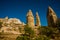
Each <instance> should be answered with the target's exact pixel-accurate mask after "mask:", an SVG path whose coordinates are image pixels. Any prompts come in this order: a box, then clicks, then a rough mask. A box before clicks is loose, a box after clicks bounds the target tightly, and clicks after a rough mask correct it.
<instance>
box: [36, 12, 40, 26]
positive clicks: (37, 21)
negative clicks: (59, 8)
mask: <svg viewBox="0 0 60 40" xmlns="http://www.w3.org/2000/svg"><path fill="white" fill-rule="evenodd" d="M36 26H41V23H40V17H39V15H38V12H36Z"/></svg>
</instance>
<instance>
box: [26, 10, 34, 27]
mask: <svg viewBox="0 0 60 40" xmlns="http://www.w3.org/2000/svg"><path fill="white" fill-rule="evenodd" d="M27 24H28V25H29V26H30V27H34V16H33V14H32V11H31V10H29V11H28V13H27Z"/></svg>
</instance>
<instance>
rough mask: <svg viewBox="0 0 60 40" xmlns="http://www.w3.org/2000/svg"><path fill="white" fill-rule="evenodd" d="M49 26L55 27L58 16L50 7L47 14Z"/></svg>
mask: <svg viewBox="0 0 60 40" xmlns="http://www.w3.org/2000/svg"><path fill="white" fill-rule="evenodd" d="M47 19H48V26H55V25H56V22H57V15H56V13H55V12H54V10H53V9H52V8H51V7H50V6H49V7H48V12H47Z"/></svg>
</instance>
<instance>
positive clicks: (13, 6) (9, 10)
mask: <svg viewBox="0 0 60 40" xmlns="http://www.w3.org/2000/svg"><path fill="white" fill-rule="evenodd" d="M48 6H51V7H52V8H53V9H54V11H55V12H56V14H57V16H58V18H60V0H0V18H4V17H6V16H8V17H9V18H18V19H20V20H21V21H22V22H25V23H26V14H27V12H28V10H29V9H31V10H32V12H33V15H34V17H35V14H36V11H38V13H39V16H40V21H41V25H43V26H46V25H48V24H47V18H46V15H47V8H48Z"/></svg>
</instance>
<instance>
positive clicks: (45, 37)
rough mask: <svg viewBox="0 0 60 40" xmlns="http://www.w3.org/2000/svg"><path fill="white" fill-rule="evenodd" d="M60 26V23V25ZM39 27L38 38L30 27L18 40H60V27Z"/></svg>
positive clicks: (27, 27) (25, 28) (26, 27)
mask: <svg viewBox="0 0 60 40" xmlns="http://www.w3.org/2000/svg"><path fill="white" fill-rule="evenodd" d="M58 24H59V25H60V23H58ZM59 25H58V26H57V27H48V26H47V27H46V26H42V27H38V28H37V30H38V32H39V34H38V36H36V35H35V31H34V30H33V29H32V28H30V27H29V26H28V25H26V26H25V27H24V31H25V33H24V34H21V35H20V36H18V37H17V39H16V40H60V29H59V27H60V26H59Z"/></svg>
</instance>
